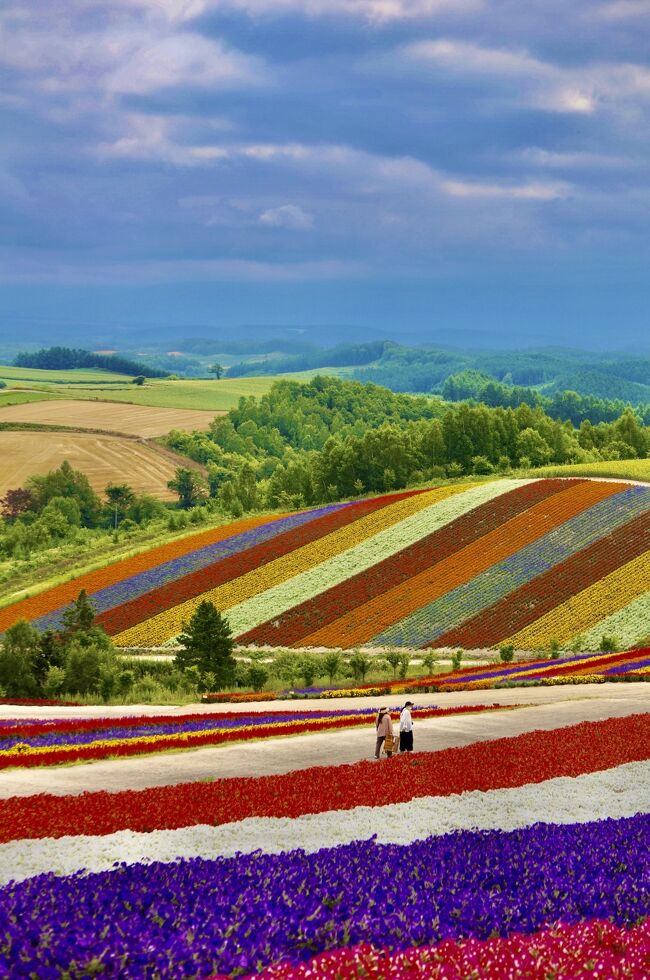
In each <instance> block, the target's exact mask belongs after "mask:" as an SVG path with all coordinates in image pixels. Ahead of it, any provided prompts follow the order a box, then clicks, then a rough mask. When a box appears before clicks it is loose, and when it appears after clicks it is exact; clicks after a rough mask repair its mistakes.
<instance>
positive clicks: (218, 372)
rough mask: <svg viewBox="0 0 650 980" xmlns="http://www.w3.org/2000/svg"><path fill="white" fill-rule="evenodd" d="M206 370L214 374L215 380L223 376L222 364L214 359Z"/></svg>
mask: <svg viewBox="0 0 650 980" xmlns="http://www.w3.org/2000/svg"><path fill="white" fill-rule="evenodd" d="M208 371H209V372H210V374H214V376H215V379H216V380H217V381H220V380H221V378H222V377H223V364H219V362H218V361H215V362H214V364H211V365H210V367H209V368H208Z"/></svg>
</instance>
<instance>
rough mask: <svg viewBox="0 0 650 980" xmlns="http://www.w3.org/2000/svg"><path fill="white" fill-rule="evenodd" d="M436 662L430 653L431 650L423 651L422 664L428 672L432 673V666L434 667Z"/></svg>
mask: <svg viewBox="0 0 650 980" xmlns="http://www.w3.org/2000/svg"><path fill="white" fill-rule="evenodd" d="M436 663H437V658H436V656H435V655H434V654H433V653H431V651H429V652H428V653H425V654H424V656H423V657H422V665H423V667H424V669H425V670H426V671H428V673H429V674H432V673H433V668H434V667H435V665H436Z"/></svg>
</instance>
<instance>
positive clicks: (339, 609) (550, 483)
mask: <svg viewBox="0 0 650 980" xmlns="http://www.w3.org/2000/svg"><path fill="white" fill-rule="evenodd" d="M81 588H86V589H87V591H88V592H89V593H90V594H91V595H92V597H93V599H94V602H95V605H96V608H97V610H98V613H99V621H100V622H101V623H102V624H103V626H104V628H105V629H106V630H107V632H108V633H109V634H111V635H112V636H114V637H115V640H116V642H117V643H118V644H119V645H122V646H136V647H137V646H159V645H161V644H164V643H166V642H168V641H171V640H173V638H174V637H175V636H176V635H177V634H178V633H179V632H180V630H181V628H182V624H183V622H184V621H186V620H187V619H188V618H189V617H190V616H191V614H192V611H193V609H194V608H195V607H196V605H197V603H198V602H199V601H201V600H202V599H209V600H211V601H212V602H214V603H215V605H216V606H217V607H218V608H219V609H221V610H222V611H224V612H225V613H226V614H227V616H228V619H229V621H230V624H231V627H232V629H233V633H234V634H235V635H236V637H237V638H238V640H239V642H240V643H244V644H251V645H266V644H268V645H273V646H280V645H282V646H294V647H325V648H331V647H344V648H352V647H355V646H359V645H361V644H363V645H368V646H380V647H386V646H387V645H394V646H410V647H419V648H423V647H448V646H463V647H465V648H477V647H489V646H494V645H496V644H499V643H501V642H504V641H506V640H507V641H511V642H513V643H514V644H515V645H516V646H518V647H520V648H524V649H526V648H529V649H537V648H542V647H544V646H546V645H547V644H549V643H550V641H551V640H559V641H560V642H561V643H566V642H568V641H570V640H572V639H574V638H575V637H576V636H578V635H584V636H585V637H586V641H587V643H588V644H589V643H591V644H592V645H597V642H598V640H599V639H600V636H601V635H602V634H603V633H605V632H615V633H616V635H617V636H618V637H619V639H620V640H621V641H622V642H624V643H626V644H633V643H635V642H637V641H638V640H639V639H641V638H642V637H644V636H646V635H647V633H648V624H649V623H650V487H643V486H636V485H630V484H627V483H619V482H613V481H612V482H604V481H596V480H586V479H584V480H580V479H571V480H566V479H546V480H532V479H530V480H528V479H521V480H513V479H510V480H500V481H494V482H491V483H480V484H474V485H472V484H456V485H447V486H443V487H437V488H435V489H431V490H424V491H404V492H402V493H394V494H389V495H385V496H382V497H377V498H374V499H369V500H360V501H353V502H350V503H343V504H334V505H330V506H325V507H321V508H318V509H315V510H311V511H304V512H300V513H295V514H289V515H284V516H279V517H277V516H276V517H273V518H269V517H257V518H251V519H248V520H245V521H238V522H236V523H234V524H231V525H228V526H226V527H221V528H217V529H213V530H211V531H207V532H203V533H202V534H200V535H193V536H190V537H188V538H185V539H184V540H183V541H181V542H175V543H174V544H173V546H172V545H166V546H161V547H158V548H156V549H153V550H151V551H150V552H147V553H145V554H144V555H139V556H137V558H132V559H129V560H125V561H122V562H119V563H116V564H113V565H111V566H109V567H107V568H105V569H102V570H100V571H99V572H93V573H91V574H89V575H86V576H81V577H80V578H78V579H76V580H74V581H71V582H67V583H65V584H64V585H61V586H58V587H56V588H53V589H50V590H49V591H46V592H43V593H41V594H40V595H38V596H34V597H32V598H31V599H26V600H22V601H21V602H18V603H15V604H14V605H12V606H8V607H6V608H5V609H3V610H1V611H0V630H4V629H6V627H7V626H8V625H10V624H11V623H12V622H15V621H16V620H17V619H19V618H22V617H25V618H28V619H30V620H32V621H34V622H35V623H36V625H38V626H39V627H41V628H46V627H48V626H53V625H56V624H58V623H59V622H60V616H61V612H62V609H63V607H64V606H65V604H66V603H67V602H69V601H70V599H71V598H72V597H74V595H76V593H77V592H78V591H79V590H80V589H81Z"/></svg>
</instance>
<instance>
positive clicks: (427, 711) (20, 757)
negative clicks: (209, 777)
mask: <svg viewBox="0 0 650 980" xmlns="http://www.w3.org/2000/svg"><path fill="white" fill-rule="evenodd" d="M511 707H512V706H511V705H500V704H495V705H487V706H486V705H466V706H464V707H460V708H441V709H438V708H424V709H422V710H421V711H418V713H417V714H418V716H419V717H421V718H433V717H438V716H442V715H457V714H472V713H475V712H478V711H502V710H508V709H509V708H511ZM304 714H305V715H307V716H308V715H310V714H311V715H312V717H311V718H309V717H305V718H304V719H300V718H299V719H296V720H295V721H290V722H287V723H286V724H284V723H283V724H282V725H279V724H278V722H271V723H270V724H267V725H256V724H255V722H251V727H250V728H231V729H221V730H219V731H211V732H205V733H202V732H192V733H187V734H179V735H153V736H152V737H151V738H148V739H144V738H138V739H134V740H133V741H128V740H126V739H125V740H124V741H121V740H110V741H109V740H106V741H104V742H97V743H95V744H93V745H80V746H78V747H74V748H71V747H69V746H65V747H64V746H62V747H61V748H58V749H57V748H53V749H51V750H50V751H49V752H40V751H39V752H33V753H31V754H30V752H29V750H26V751H25V752H24V754H23V753H16V754H11V755H9V754H8V755H5V756H0V770H1V769H16V768H18V769H25V768H31V769H33V768H34V767H36V766H57V765H60V764H61V763H62V762H65V763H69V762H91V761H93V760H97V759H109V758H114V757H118V758H126V757H129V756H134V755H149V754H151V753H154V752H170V751H173V750H175V749H199V748H201V747H203V746H207V745H209V746H215V745H223V744H224V743H226V742H247V741H250V740H251V739H263V738H274V737H275V738H279V737H281V736H283V735H305V734H308V733H309V732H322V731H331V730H332V729H338V728H359V727H360V726H362V725H368V724H369V722H370V721H371V720H372V719H371V718H369V717H368V715H354V716H350V715H344V716H343V717H333V716H332V717H328V718H327V719H323V718H315V717H314V716H313V714H312V713H311V712H304Z"/></svg>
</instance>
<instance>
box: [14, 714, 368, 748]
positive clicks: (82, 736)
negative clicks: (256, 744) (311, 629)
mask: <svg viewBox="0 0 650 980" xmlns="http://www.w3.org/2000/svg"><path fill="white" fill-rule="evenodd" d="M373 712H374V708H359V709H340V710H332V711H327V710H321V711H310V712H290V711H288V712H287V713H286V714H281V715H278V714H275V715H264V714H259V713H254V714H249V715H245V714H242V715H238V716H237V717H236V718H229V717H227V716H222V715H218V714H215V715H206V716H205V717H204V718H197V719H193V720H192V721H178V722H175V721H173V720H171V721H169V722H165V723H162V724H161V723H160V722H157V721H151V722H149V723H143V724H141V725H134V726H130V725H119V724H116V725H115V727H114V728H97V729H92V730H85V731H77V732H75V731H72V732H71V731H56V730H54V731H52V730H49V731H45V732H43V734H38V735H25V736H21V735H20V734H18V735H10V736H3V735H2V734H0V751H1V750H6V749H11V748H13V746H14V745H17V744H21V745H30V746H32V747H33V748H45V747H46V746H47V747H52V746H57V745H88V744H90V743H91V742H97V741H125V740H128V739H132V738H153V737H155V736H157V735H182V734H185V733H191V732H201V731H206V730H212V729H215V728H217V729H223V730H224V731H231V730H233V729H236V728H246V727H256V726H259V725H273V724H280V723H283V722H291V721H300V720H302V719H303V718H305V717H306V718H308V719H309V720H316V719H318V718H342V717H347V716H356V715H370V714H373Z"/></svg>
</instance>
